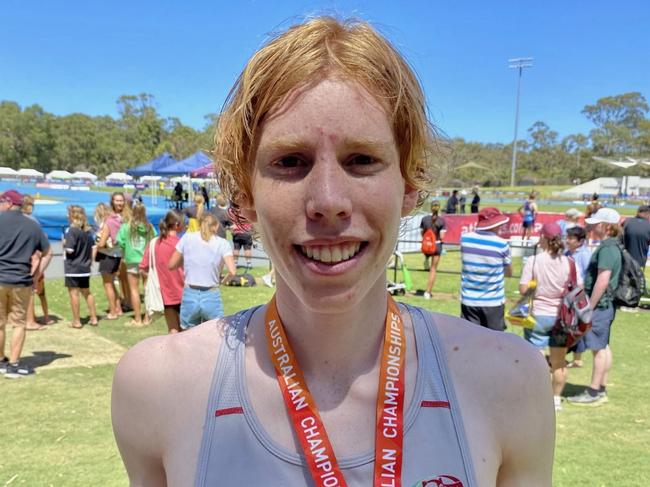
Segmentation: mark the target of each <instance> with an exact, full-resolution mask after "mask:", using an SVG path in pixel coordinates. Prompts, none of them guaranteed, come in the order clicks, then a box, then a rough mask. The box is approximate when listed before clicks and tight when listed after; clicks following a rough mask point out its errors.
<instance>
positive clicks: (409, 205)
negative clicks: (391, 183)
mask: <svg viewBox="0 0 650 487" xmlns="http://www.w3.org/2000/svg"><path fill="white" fill-rule="evenodd" d="M418 194H419V191H418V190H417V189H415V188H413V187H411V186H409V185H408V184H406V185H405V186H404V199H403V200H402V216H408V215H409V214H410V213H411V212H412V211H413V208H415V205H417V204H418Z"/></svg>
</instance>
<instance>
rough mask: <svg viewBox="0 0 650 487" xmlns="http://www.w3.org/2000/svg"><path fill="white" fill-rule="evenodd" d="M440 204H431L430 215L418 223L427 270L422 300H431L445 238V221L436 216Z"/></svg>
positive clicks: (434, 202)
mask: <svg viewBox="0 0 650 487" xmlns="http://www.w3.org/2000/svg"><path fill="white" fill-rule="evenodd" d="M439 210H440V204H439V203H438V202H437V201H433V202H432V203H431V214H430V215H426V216H425V217H423V218H422V221H421V222H420V231H421V232H422V247H421V248H422V253H423V254H424V268H425V270H426V269H428V270H429V277H428V279H427V289H426V291H425V292H424V299H431V290H432V289H433V285H434V284H435V283H436V271H437V270H438V264H439V263H440V256H441V255H442V239H443V238H444V236H445V232H446V230H445V220H444V219H443V218H442V217H441V216H440V215H439V214H438V213H439ZM429 259H431V264H429Z"/></svg>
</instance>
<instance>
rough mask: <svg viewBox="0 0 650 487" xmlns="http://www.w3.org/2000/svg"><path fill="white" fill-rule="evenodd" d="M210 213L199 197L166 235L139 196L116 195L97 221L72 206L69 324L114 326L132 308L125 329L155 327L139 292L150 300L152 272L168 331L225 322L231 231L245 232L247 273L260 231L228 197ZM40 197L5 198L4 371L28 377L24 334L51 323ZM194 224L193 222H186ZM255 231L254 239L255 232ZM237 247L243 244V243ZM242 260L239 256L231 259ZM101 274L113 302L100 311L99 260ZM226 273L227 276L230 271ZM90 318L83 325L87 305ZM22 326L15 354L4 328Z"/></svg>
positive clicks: (0, 305) (165, 224)
mask: <svg viewBox="0 0 650 487" xmlns="http://www.w3.org/2000/svg"><path fill="white" fill-rule="evenodd" d="M217 202H218V206H217V207H215V208H213V209H212V210H208V208H207V205H206V204H205V199H204V196H203V195H202V194H201V193H198V194H197V195H196V197H195V198H194V204H193V205H192V206H190V207H188V208H186V209H184V210H183V211H179V210H175V209H173V210H170V211H168V212H167V214H166V215H165V216H164V217H163V218H162V219H161V220H160V222H159V224H158V229H156V228H154V226H153V225H152V224H151V223H150V222H149V219H148V218H147V211H146V207H145V205H144V204H143V203H142V201H141V199H138V198H126V197H125V194H124V193H122V192H114V193H112V194H111V195H110V200H109V204H105V203H99V204H97V206H96V207H95V210H94V213H93V215H92V221H89V218H88V216H87V215H86V211H85V209H84V208H83V207H82V206H79V205H70V206H68V209H67V211H68V224H67V226H66V228H65V230H64V234H63V237H62V252H63V271H64V284H65V287H66V288H67V291H68V295H69V299H70V309H71V312H72V320H71V321H70V323H69V326H70V327H71V328H77V329H80V328H83V326H84V323H87V324H88V325H90V326H97V325H98V324H99V321H100V320H116V319H118V318H119V317H121V316H122V315H124V313H128V312H132V313H133V318H132V319H131V320H130V321H129V322H127V323H126V324H127V326H133V327H142V326H147V325H149V324H150V323H151V318H152V314H153V312H152V311H151V310H147V309H144V307H143V304H142V301H141V286H142V288H144V289H145V295H146V294H147V287H146V282H147V278H148V276H149V275H150V273H152V272H155V273H156V276H157V278H158V279H157V281H156V282H158V287H159V293H160V295H161V299H162V301H163V306H164V308H163V309H162V313H163V314H164V317H165V321H166V323H167V328H168V331H169V333H176V332H178V331H181V330H183V329H187V328H189V327H192V326H195V325H198V324H200V323H202V322H204V321H207V320H210V319H214V318H218V317H220V316H223V313H224V310H223V305H222V301H221V295H220V291H219V286H220V285H221V284H225V283H228V282H229V281H230V279H232V278H233V277H234V276H235V275H236V273H237V270H236V266H235V262H236V254H234V253H233V250H232V249H231V244H230V242H229V241H227V240H226V238H225V237H226V233H225V228H227V227H233V228H235V227H236V228H238V229H239V231H238V233H237V238H238V239H239V242H243V241H244V240H245V242H244V243H243V244H242V245H244V252H245V256H246V267H247V268H249V267H250V266H251V249H252V228H251V227H250V226H248V228H246V227H244V226H243V225H241V224H240V223H238V222H236V221H233V220H231V219H230V217H229V215H228V213H227V211H226V208H225V200H224V199H223V196H220V197H219V198H217ZM33 205H34V200H33V198H32V197H31V196H29V195H23V194H21V193H19V192H18V191H16V190H8V191H5V192H4V193H2V194H0V221H1V225H3V226H2V228H11V229H12V230H13V231H12V232H0V233H1V235H2V236H1V237H0V276H1V277H0V352H2V353H1V354H0V371H1V372H2V373H3V374H4V375H5V377H7V378H20V377H24V376H27V375H31V374H32V373H33V369H32V368H31V367H29V366H27V365H25V364H24V363H21V362H20V356H21V353H22V348H23V344H24V341H25V332H26V330H42V329H44V328H46V326H47V325H49V324H51V323H52V322H53V320H52V319H51V318H50V316H49V308H48V303H47V297H46V294H45V279H44V270H45V268H46V267H47V266H48V264H49V262H50V260H51V258H52V248H51V246H50V243H49V240H48V238H47V236H46V234H45V233H44V232H43V230H42V228H41V226H40V224H39V223H38V222H37V220H36V219H35V218H34V217H33V216H32V211H33ZM186 221H188V222H189V223H188V224H186ZM247 232H248V233H247ZM235 248H236V249H239V248H240V246H239V245H237V244H235ZM233 255H235V257H233ZM95 262H96V263H97V269H98V271H99V274H100V275H101V279H102V284H103V288H104V292H105V294H106V299H107V303H108V309H107V310H106V313H105V314H104V313H98V311H97V309H96V304H95V297H94V296H93V293H92V292H91V290H90V279H91V275H92V268H93V263H95ZM224 268H225V269H226V272H225V273H224V272H223V270H224ZM35 296H38V297H39V299H40V302H41V308H42V311H43V317H42V319H41V321H40V322H37V320H36V315H35V312H34V297H35ZM81 298H83V301H85V304H86V308H87V312H88V317H87V319H86V320H85V321H84V320H82V319H81V301H82V299H81ZM8 323H9V324H11V325H12V326H13V327H14V331H13V333H12V341H11V347H10V353H9V355H5V354H4V350H5V348H4V345H5V333H6V325H7V324H8Z"/></svg>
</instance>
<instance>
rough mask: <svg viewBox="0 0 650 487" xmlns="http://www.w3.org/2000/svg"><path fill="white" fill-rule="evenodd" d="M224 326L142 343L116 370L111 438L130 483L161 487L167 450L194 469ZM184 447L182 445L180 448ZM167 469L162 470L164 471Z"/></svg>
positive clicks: (218, 324) (216, 324) (214, 325)
mask: <svg viewBox="0 0 650 487" xmlns="http://www.w3.org/2000/svg"><path fill="white" fill-rule="evenodd" d="M225 326H226V325H225V322H221V321H220V322H216V321H212V322H207V323H204V324H202V325H200V326H197V327H195V328H193V329H191V330H188V331H185V332H183V333H178V334H174V335H165V336H159V337H152V338H148V339H146V340H144V341H142V342H140V343H138V344H137V345H135V346H134V347H133V348H131V349H130V350H128V351H127V352H126V353H125V354H124V356H123V357H122V359H121V360H120V362H119V363H118V365H117V369H116V371H115V376H114V380H113V391H112V404H111V409H112V411H111V412H112V420H113V429H114V432H115V438H116V440H117V444H118V447H119V449H120V453H121V455H122V459H123V460H124V464H125V466H126V469H127V472H128V474H129V478H130V479H131V483H132V484H135V485H164V482H163V481H162V480H163V479H165V478H169V475H170V473H172V472H169V471H168V470H169V468H170V465H169V462H168V461H165V467H163V458H166V454H167V453H168V452H169V450H170V449H171V448H172V446H175V447H179V445H183V447H184V448H182V449H183V450H184V451H185V452H187V455H189V457H187V458H183V459H181V458H179V460H180V461H181V463H183V462H182V461H183V460H184V461H185V463H186V464H187V465H195V461H194V458H193V457H194V456H195V455H196V454H198V445H199V443H200V436H201V428H202V424H203V420H204V416H205V408H206V404H207V399H208V395H209V390H210V385H211V382H212V376H213V373H214V367H215V363H216V360H217V356H218V350H219V347H220V344H221V341H222V336H223V330H224V328H225ZM184 443H185V444H184ZM166 470H167V471H166Z"/></svg>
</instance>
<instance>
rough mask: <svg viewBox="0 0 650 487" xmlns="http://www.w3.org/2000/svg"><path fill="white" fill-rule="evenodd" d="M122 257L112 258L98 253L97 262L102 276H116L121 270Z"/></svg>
mask: <svg viewBox="0 0 650 487" xmlns="http://www.w3.org/2000/svg"><path fill="white" fill-rule="evenodd" d="M121 260H122V258H121V257H111V256H110V255H106V254H102V253H101V252H98V253H97V262H99V273H100V274H115V273H116V272H117V271H118V270H119V269H120V261H121Z"/></svg>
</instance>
